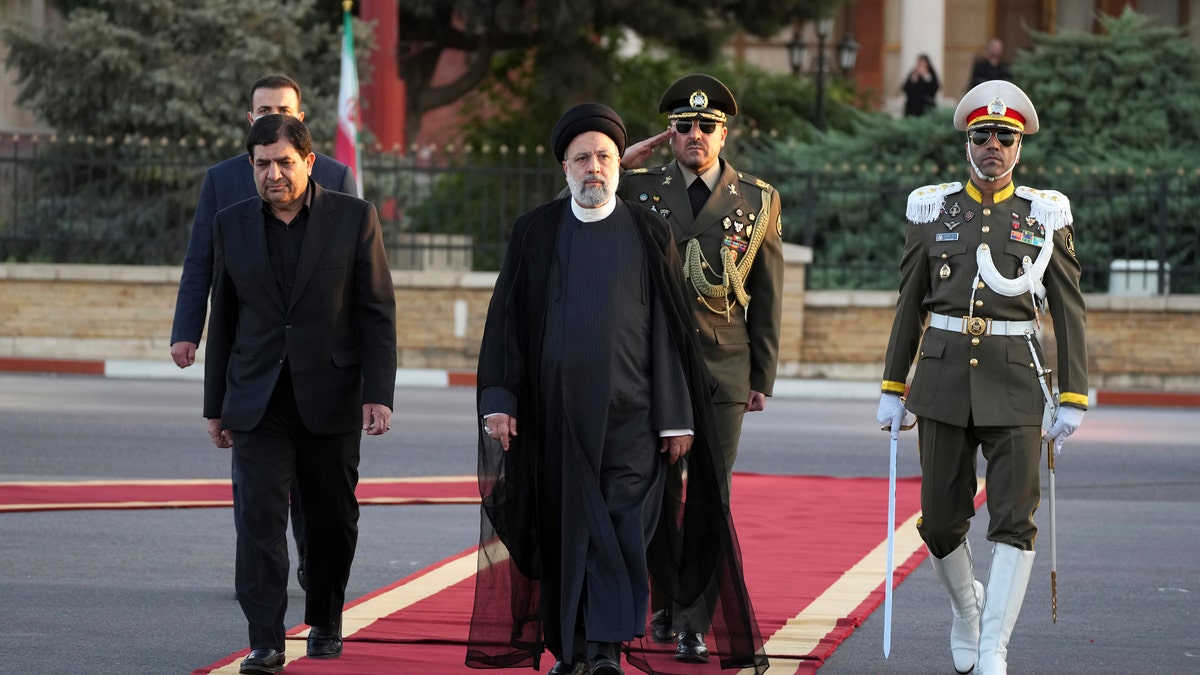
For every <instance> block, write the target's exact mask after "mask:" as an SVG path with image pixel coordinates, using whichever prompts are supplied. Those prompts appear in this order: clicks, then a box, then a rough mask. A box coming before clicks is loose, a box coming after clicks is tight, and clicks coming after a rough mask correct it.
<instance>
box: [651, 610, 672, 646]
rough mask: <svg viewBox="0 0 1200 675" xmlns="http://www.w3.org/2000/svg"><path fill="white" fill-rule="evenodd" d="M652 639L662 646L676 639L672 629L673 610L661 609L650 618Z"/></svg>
mask: <svg viewBox="0 0 1200 675" xmlns="http://www.w3.org/2000/svg"><path fill="white" fill-rule="evenodd" d="M650 639H651V640H654V641H655V642H658V643H660V644H667V643H668V642H671V641H672V640H674V639H675V631H674V630H673V629H672V628H671V610H669V609H660V610H658V611H657V612H655V613H654V616H653V617H651V618H650Z"/></svg>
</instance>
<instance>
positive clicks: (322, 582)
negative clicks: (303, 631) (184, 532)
mask: <svg viewBox="0 0 1200 675" xmlns="http://www.w3.org/2000/svg"><path fill="white" fill-rule="evenodd" d="M283 373H284V374H283V375H281V376H280V378H279V382H278V383H277V384H276V386H275V392H274V393H273V394H272V396H271V402H270V404H269V405H268V406H267V410H266V413H265V414H264V416H263V419H262V421H261V422H260V423H259V425H258V427H256V428H255V429H254V430H253V431H248V432H234V434H233V463H234V470H233V471H234V475H235V476H236V477H237V480H236V481H235V482H234V490H233V517H234V523H235V525H236V527H237V554H236V555H237V559H236V571H235V582H234V587H235V589H236V591H237V597H238V602H239V603H240V604H241V607H242V613H243V614H245V616H246V621H247V623H248V625H249V637H250V647H251V649H276V650H279V651H283V650H284V632H285V628H284V624H283V620H284V614H285V613H286V612H287V580H288V551H287V539H286V536H287V535H286V533H287V521H288V503H289V497H288V493H289V491H290V490H291V487H292V485H293V483H295V484H297V485H298V486H299V489H300V492H301V493H303V495H304V500H303V501H302V502H301V508H302V511H303V515H304V518H303V521H304V532H305V540H306V543H307V549H308V551H307V556H306V558H305V577H306V585H307V586H308V591H307V593H306V595H305V606H304V622H305V623H307V624H308V625H310V626H332V625H338V624H340V622H341V615H342V606H343V605H344V604H345V602H346V582H347V581H348V580H349V578H350V566H351V563H352V562H353V560H354V550H355V547H356V546H357V544H358V500H357V499H356V498H355V496H354V489H355V487H356V486H357V485H358V462H359V442H360V439H361V433H360V432H357V431H356V432H353V433H347V434H331V435H320V434H313V433H310V432H309V431H308V430H307V429H306V428H305V426H304V420H303V419H301V417H300V413H299V411H298V410H297V408H296V399H295V395H294V394H293V392H292V383H291V379H290V377H289V376H288V375H287V368H284V370H283Z"/></svg>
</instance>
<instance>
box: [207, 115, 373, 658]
mask: <svg viewBox="0 0 1200 675" xmlns="http://www.w3.org/2000/svg"><path fill="white" fill-rule="evenodd" d="M246 147H247V150H249V156H250V159H251V161H252V162H253V167H254V181H255V185H256V186H257V188H258V193H259V197H254V198H251V199H248V200H245V201H242V202H239V203H237V204H234V205H233V206H230V207H228V208H225V209H223V210H221V211H220V212H218V213H217V216H216V219H215V221H214V223H213V260H214V264H213V294H212V316H211V318H210V320H209V331H208V341H207V343H206V345H207V358H206V359H205V368H204V416H205V417H207V418H208V420H209V422H208V429H209V435H210V436H211V437H212V439H213V443H214V444H215V445H216V446H217V447H221V448H228V447H232V448H233V472H234V475H236V476H237V481H235V483H234V492H233V502H234V522H235V523H236V525H237V567H236V581H235V586H236V588H237V595H238V601H239V602H240V603H241V606H242V611H243V613H244V614H245V615H246V620H247V622H248V623H249V637H250V649H251V652H250V655H249V656H248V657H247V658H246V659H245V661H243V663H242V667H241V672H243V673H274V672H278V671H279V670H281V669H282V666H283V663H284V655H283V652H284V625H283V617H284V613H285V611H286V609H287V573H288V556H287V545H286V540H285V537H284V533H285V531H286V529H287V510H288V488H289V487H290V486H291V485H292V483H293V481H294V482H297V483H299V485H300V489H301V492H302V493H303V494H304V502H303V504H302V509H303V513H304V526H305V535H306V538H307V540H308V541H309V542H310V543H311V545H310V546H309V551H308V561H307V564H308V571H307V577H308V589H307V594H306V596H305V611H304V621H305V623H307V624H308V625H309V626H311V629H310V631H309V635H308V645H307V648H308V656H309V657H310V658H335V657H337V656H340V655H341V652H342V641H341V616H342V614H341V611H342V606H343V604H344V603H345V593H346V581H347V579H348V578H349V575H350V564H351V561H352V560H353V558H354V549H355V546H356V544H357V541H358V502H357V500H356V499H355V496H354V489H355V486H356V485H357V483H358V463H359V443H360V440H361V433H362V431H365V432H366V433H367V434H370V435H379V434H383V433H384V432H386V431H387V430H388V428H389V421H390V419H391V405H392V397H393V391H394V387H395V375H396V304H395V302H396V300H395V293H394V290H393V286H392V278H391V273H390V271H389V270H388V265H387V257H386V254H385V252H384V247H383V240H382V231H381V228H380V225H379V218H378V216H377V215H376V213H375V208H374V207H373V206H371V204H369V203H368V202H365V201H363V200H361V199H358V198H357V197H353V196H351V195H346V194H342V193H340V192H333V191H327V190H324V189H322V188H321V187H320V186H319V185H317V184H316V182H315V181H313V180H311V170H312V166H313V162H314V161H315V159H316V158H315V157H314V155H313V154H312V139H311V137H310V136H309V134H308V129H307V128H306V127H305V126H304V123H303V122H301V121H300V120H298V119H297V118H295V117H292V116H290V115H280V114H272V115H266V116H263V117H261V118H259V119H258V120H257V121H255V123H254V126H253V127H252V128H251V130H250V136H249V138H248V140H247V142H246Z"/></svg>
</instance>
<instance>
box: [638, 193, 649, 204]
mask: <svg viewBox="0 0 1200 675" xmlns="http://www.w3.org/2000/svg"><path fill="white" fill-rule="evenodd" d="M647 199H650V195H648V194H646V193H645V192H643V193H642V194H640V195H638V201H639V202H644V201H646V200H647Z"/></svg>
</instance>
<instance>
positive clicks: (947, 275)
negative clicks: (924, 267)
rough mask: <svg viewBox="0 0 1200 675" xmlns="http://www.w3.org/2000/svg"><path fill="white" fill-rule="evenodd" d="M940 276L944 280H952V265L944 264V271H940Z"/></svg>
mask: <svg viewBox="0 0 1200 675" xmlns="http://www.w3.org/2000/svg"><path fill="white" fill-rule="evenodd" d="M938 276H939V277H941V278H943V279H949V278H950V263H942V269H940V270H938Z"/></svg>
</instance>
